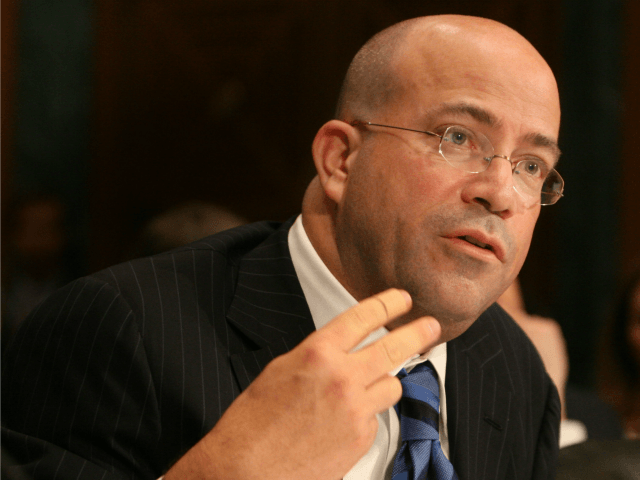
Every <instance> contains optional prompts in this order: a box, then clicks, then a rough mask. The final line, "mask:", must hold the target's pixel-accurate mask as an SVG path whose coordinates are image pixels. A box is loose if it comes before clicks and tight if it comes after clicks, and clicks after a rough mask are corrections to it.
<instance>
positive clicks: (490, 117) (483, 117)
mask: <svg viewBox="0 0 640 480" xmlns="http://www.w3.org/2000/svg"><path fill="white" fill-rule="evenodd" d="M447 114H453V115H458V116H469V117H471V118H473V119H475V120H477V121H478V122H480V123H484V124H485V125H487V126H489V127H494V126H500V121H499V120H498V119H497V117H496V116H495V115H494V114H492V113H491V112H489V111H487V110H485V109H484V108H481V107H478V106H476V105H471V104H469V103H464V102H460V103H443V104H441V105H439V106H438V107H437V108H435V109H433V110H432V111H430V112H428V114H427V115H428V117H429V118H434V117H437V116H439V115H447Z"/></svg>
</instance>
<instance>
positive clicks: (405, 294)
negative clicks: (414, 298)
mask: <svg viewBox="0 0 640 480" xmlns="http://www.w3.org/2000/svg"><path fill="white" fill-rule="evenodd" d="M400 293H402V296H404V300H405V301H406V302H407V307H410V306H411V303H412V302H411V295H409V292H407V291H406V290H400Z"/></svg>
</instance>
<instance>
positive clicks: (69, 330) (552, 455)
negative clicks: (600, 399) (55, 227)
mask: <svg viewBox="0 0 640 480" xmlns="http://www.w3.org/2000/svg"><path fill="white" fill-rule="evenodd" d="M290 225H291V221H289V222H287V223H286V224H284V225H283V226H282V227H280V228H278V224H272V223H267V222H263V223H257V224H252V225H248V226H244V227H240V228H238V229H235V230H232V231H228V232H224V233H222V234H218V235H216V236H212V237H208V238H206V239H204V240H202V241H200V242H196V243H194V244H191V245H189V246H186V247H183V248H180V249H177V250H174V251H171V252H168V253H165V254H161V255H157V256H154V257H149V258H144V259H140V260H136V261H133V262H129V263H125V264H121V265H118V266H115V267H113V268H109V269H107V270H104V271H102V272H99V273H97V274H94V275H91V276H89V277H86V278H82V279H80V280H77V281H75V282H73V283H71V284H70V285H68V286H66V287H65V288H63V289H62V290H60V291H59V292H57V293H56V294H54V295H53V296H52V297H50V298H49V299H48V300H46V301H45V302H44V303H42V304H41V305H40V306H39V307H38V308H37V309H36V310H35V311H34V313H33V314H32V315H31V316H30V318H29V319H28V320H27V321H26V323H25V324H24V325H23V327H22V328H21V330H20V331H19V332H18V334H17V335H16V337H15V338H14V341H13V343H12V346H11V347H10V349H9V350H8V352H7V355H6V357H5V361H4V365H3V368H4V374H3V379H2V381H3V385H2V386H3V388H2V395H3V404H2V410H3V412H2V413H3V415H2V421H3V424H4V426H3V448H4V449H6V451H8V453H9V454H10V455H11V456H12V457H13V458H14V459H15V461H16V463H18V464H21V465H23V468H24V469H25V471H27V472H28V473H29V474H30V475H31V476H33V477H34V478H42V479H53V478H60V479H91V480H93V479H116V478H148V479H155V478H157V477H159V476H160V475H161V474H162V473H163V472H164V471H166V469H168V467H170V466H171V464H172V463H173V462H174V461H175V460H177V458H179V457H180V456H181V455H182V454H183V453H184V452H185V451H186V450H187V449H189V447H191V446H192V445H194V444H195V443H196V442H197V441H198V440H199V439H200V438H202V436H204V435H205V434H206V433H207V432H208V431H209V430H210V429H211V428H212V427H213V426H214V425H215V423H216V422H217V420H218V419H219V418H220V416H221V415H222V413H223V412H224V411H225V409H226V408H227V407H228V406H229V405H230V404H231V402H232V401H233V400H234V398H235V397H236V396H237V395H239V393H240V392H241V391H242V390H243V389H244V388H246V387H247V385H248V384H249V383H250V382H251V381H252V380H253V379H254V378H255V377H256V376H257V375H258V374H259V373H260V372H261V370H262V369H263V367H264V366H265V365H266V364H267V363H268V362H269V361H270V360H271V359H272V358H274V357H275V356H277V355H280V354H282V353H284V352H286V351H288V350H289V349H291V348H293V347H294V346H295V345H296V344H297V343H299V342H300V341H301V340H302V339H303V338H304V337H305V336H306V335H308V334H309V333H310V332H312V331H313V329H314V324H313V321H312V319H311V315H310V313H309V309H308V307H307V304H306V301H305V298H304V295H303V293H302V290H301V287H300V284H299V282H298V279H297V277H296V275H295V271H294V268H293V264H292V262H291V257H290V254H289V249H288V244H287V233H288V230H289V227H290ZM446 389H447V402H448V412H449V434H450V443H451V456H452V461H453V464H454V466H455V468H456V470H457V472H458V475H459V476H460V478H461V479H473V480H476V479H492V480H494V479H529V478H536V479H542V478H552V474H553V470H554V466H555V462H556V455H557V441H556V438H557V434H558V422H559V411H560V407H559V401H558V396H557V393H556V390H555V388H554V387H552V384H551V382H550V380H549V378H548V376H547V375H546V374H545V371H544V368H543V366H542V363H541V361H540V359H539V357H538V355H537V353H536V352H535V350H534V347H533V346H532V345H531V343H530V342H529V341H528V340H527V338H526V337H525V335H524V334H523V332H522V331H521V330H520V329H519V328H518V327H517V326H516V325H515V324H514V323H513V322H512V320H511V319H510V318H509V317H508V316H507V315H506V314H505V313H504V311H502V310H501V309H500V308H499V307H497V306H495V305H494V306H493V307H491V308H490V309H489V310H487V311H486V312H485V313H484V314H483V315H482V316H481V317H480V318H479V319H478V320H477V322H475V324H474V325H473V326H472V327H471V328H470V329H469V330H468V331H467V332H466V333H465V334H463V335H462V336H460V337H459V338H457V339H455V340H454V341H452V342H450V343H449V344H448V364H447V378H446Z"/></svg>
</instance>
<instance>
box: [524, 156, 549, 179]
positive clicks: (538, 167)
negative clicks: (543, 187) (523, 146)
mask: <svg viewBox="0 0 640 480" xmlns="http://www.w3.org/2000/svg"><path fill="white" fill-rule="evenodd" d="M519 170H521V171H522V172H524V173H526V174H527V175H529V176H531V177H536V178H538V177H546V176H547V171H548V168H547V167H546V166H545V164H544V162H543V161H542V160H539V159H527V160H523V161H521V162H520V168H519Z"/></svg>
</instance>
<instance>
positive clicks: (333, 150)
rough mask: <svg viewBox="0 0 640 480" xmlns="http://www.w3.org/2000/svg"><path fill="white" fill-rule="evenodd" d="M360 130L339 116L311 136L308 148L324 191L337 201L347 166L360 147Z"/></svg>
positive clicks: (346, 175) (342, 192) (342, 187)
mask: <svg viewBox="0 0 640 480" xmlns="http://www.w3.org/2000/svg"><path fill="white" fill-rule="evenodd" d="M360 144H361V137H360V132H358V130H357V129H356V128H355V127H352V126H351V125H349V124H348V123H345V122H342V121H340V120H331V121H329V122H327V123H325V124H324V125H323V126H322V127H321V128H320V130H318V133H317V134H316V138H314V140H313V146H312V148H311V151H312V153H313V161H314V163H315V165H316V170H317V171H318V177H319V179H320V184H321V185H322V188H323V189H324V192H325V194H326V195H327V196H328V197H329V198H330V199H331V200H333V201H334V202H336V203H340V201H341V200H342V196H343V195H344V192H345V187H346V184H347V179H348V176H349V168H350V165H351V162H352V161H353V159H354V158H355V155H356V154H357V151H358V149H359V148H360Z"/></svg>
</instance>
